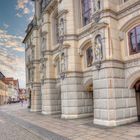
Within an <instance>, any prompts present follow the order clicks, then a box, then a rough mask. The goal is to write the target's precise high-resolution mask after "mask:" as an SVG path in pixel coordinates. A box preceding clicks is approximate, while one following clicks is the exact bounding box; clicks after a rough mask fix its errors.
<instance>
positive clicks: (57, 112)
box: [41, 111, 61, 115]
mask: <svg viewBox="0 0 140 140" xmlns="http://www.w3.org/2000/svg"><path fill="white" fill-rule="evenodd" d="M41 113H42V114H43V115H58V114H61V111H55V112H46V111H42V112H41Z"/></svg>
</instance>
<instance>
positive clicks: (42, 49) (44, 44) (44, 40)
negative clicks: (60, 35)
mask: <svg viewBox="0 0 140 140" xmlns="http://www.w3.org/2000/svg"><path fill="white" fill-rule="evenodd" d="M45 46H46V39H45V37H42V43H41V51H44V50H45Z"/></svg>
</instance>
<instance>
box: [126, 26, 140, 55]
mask: <svg viewBox="0 0 140 140" xmlns="http://www.w3.org/2000/svg"><path fill="white" fill-rule="evenodd" d="M128 36H129V45H130V54H135V53H139V52H140V25H139V26H137V27H135V28H133V29H132V30H131V31H130V32H129V33H128Z"/></svg>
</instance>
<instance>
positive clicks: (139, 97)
mask: <svg viewBox="0 0 140 140" xmlns="http://www.w3.org/2000/svg"><path fill="white" fill-rule="evenodd" d="M134 88H135V91H136V104H137V115H138V121H140V80H138V81H137V82H136V84H135V85H134Z"/></svg>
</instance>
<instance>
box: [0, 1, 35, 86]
mask: <svg viewBox="0 0 140 140" xmlns="http://www.w3.org/2000/svg"><path fill="white" fill-rule="evenodd" d="M33 7H34V3H33V2H32V1H31V0H0V71H1V72H2V73H3V74H4V75H5V76H6V77H14V78H16V79H19V81H20V86H21V87H25V49H24V45H23V44H22V40H23V38H24V36H25V30H26V28H27V25H28V24H29V22H30V21H31V20H32V18H33V14H34V8H33Z"/></svg>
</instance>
